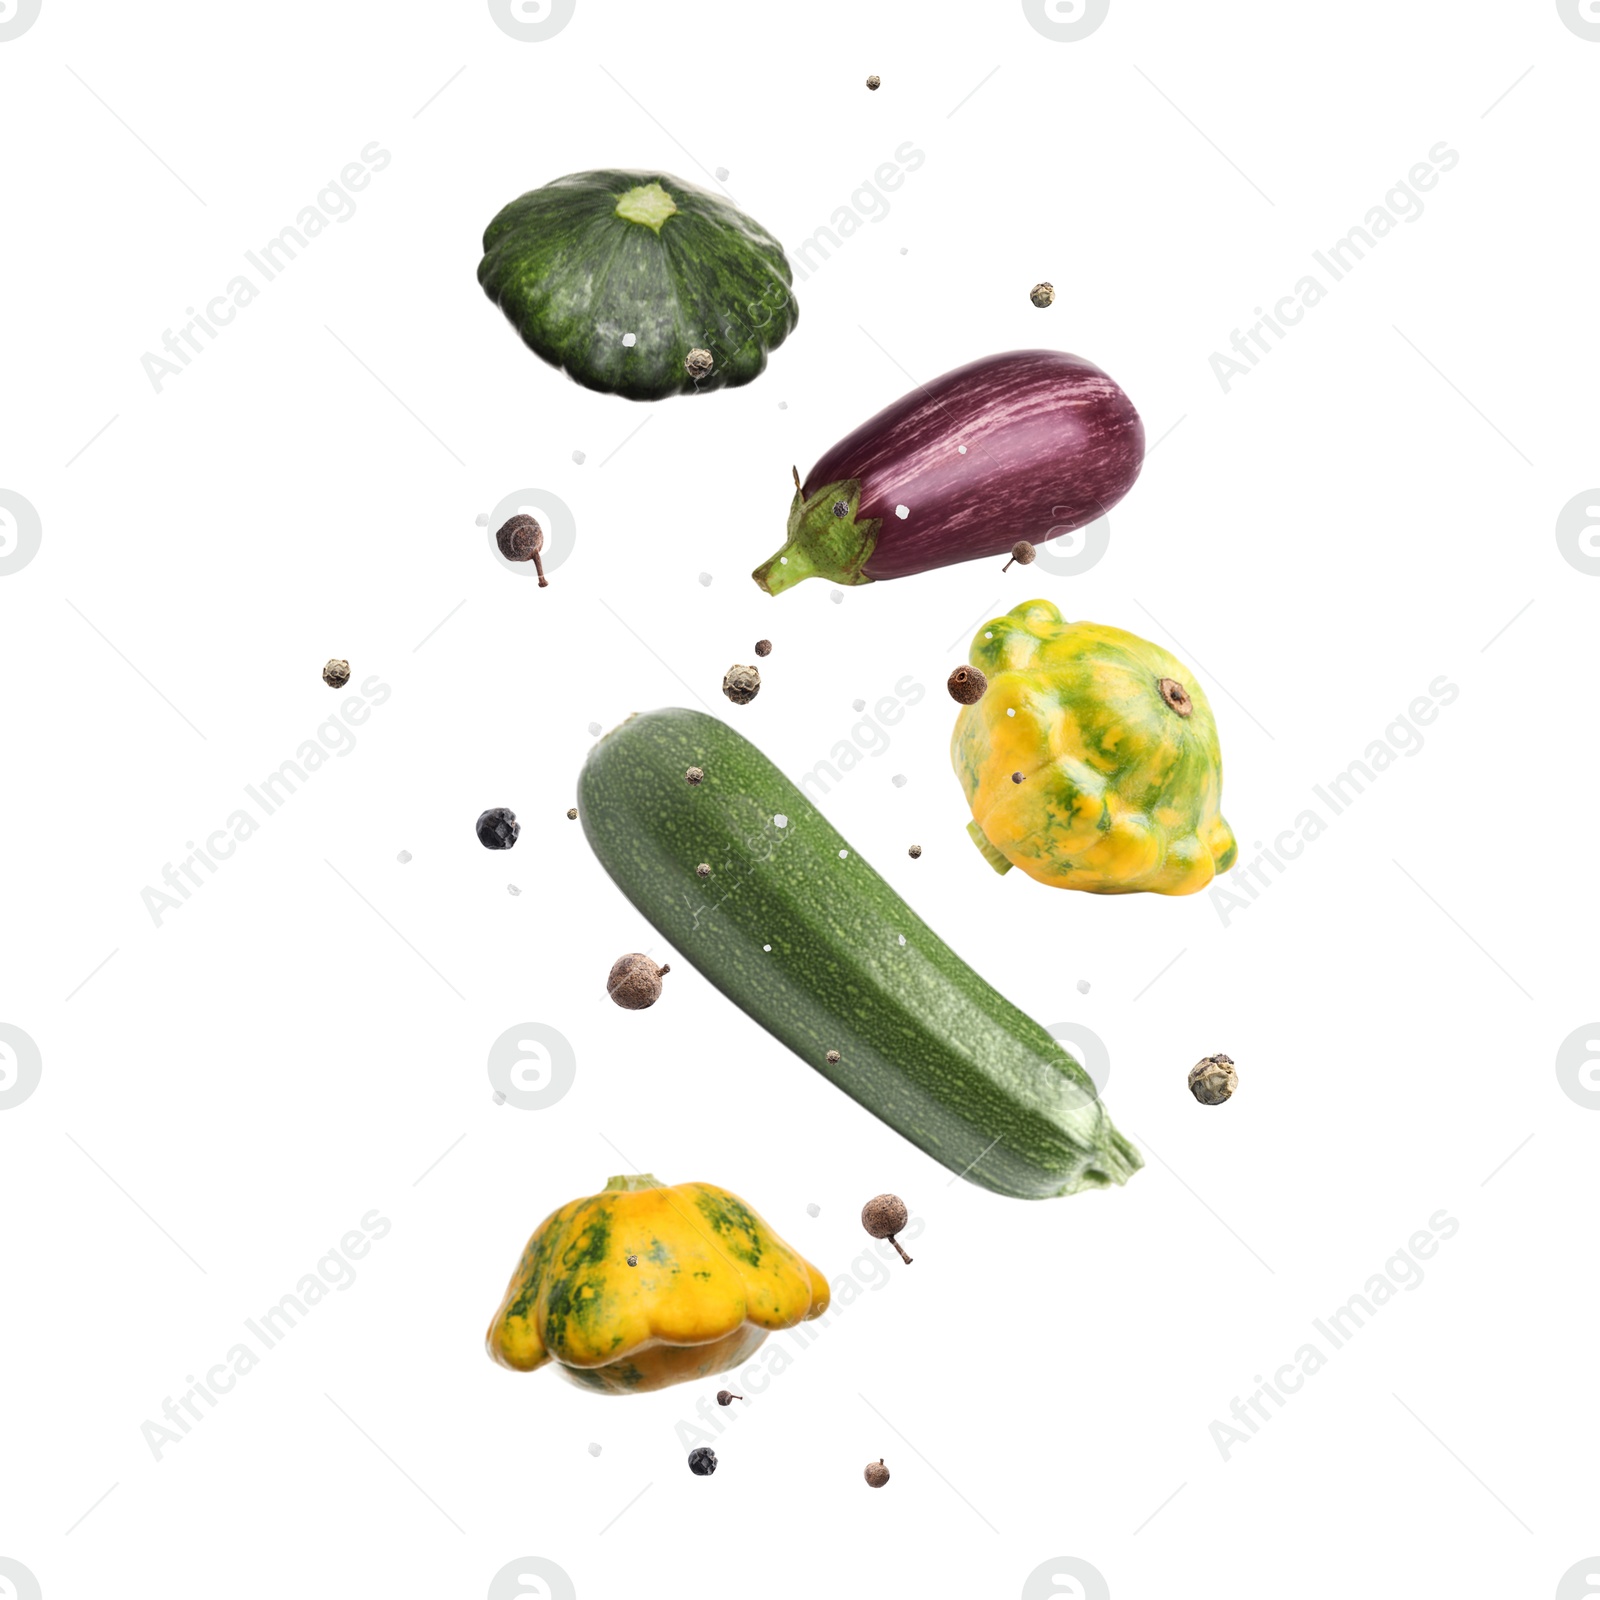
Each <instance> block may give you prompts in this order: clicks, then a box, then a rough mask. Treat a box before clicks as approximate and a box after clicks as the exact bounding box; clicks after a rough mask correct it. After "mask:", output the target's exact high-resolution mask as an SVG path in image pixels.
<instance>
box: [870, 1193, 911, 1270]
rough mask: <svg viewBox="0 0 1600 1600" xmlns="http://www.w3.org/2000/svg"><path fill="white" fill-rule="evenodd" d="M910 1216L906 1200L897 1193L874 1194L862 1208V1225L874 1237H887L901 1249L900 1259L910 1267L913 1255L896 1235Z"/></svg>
mask: <svg viewBox="0 0 1600 1600" xmlns="http://www.w3.org/2000/svg"><path fill="white" fill-rule="evenodd" d="M910 1216H911V1213H910V1212H909V1211H907V1210H906V1203H905V1201H904V1200H902V1199H901V1198H900V1196H899V1195H897V1194H878V1195H874V1196H873V1197H872V1198H871V1199H870V1200H869V1201H867V1203H866V1204H865V1205H864V1206H862V1208H861V1226H862V1227H863V1228H865V1229H866V1230H867V1232H868V1233H870V1234H871V1235H872V1237H873V1238H874V1239H887V1240H888V1241H889V1243H890V1244H892V1245H893V1246H894V1247H895V1249H896V1250H899V1251H900V1259H901V1260H902V1261H903V1262H905V1264H906V1265H907V1266H908V1267H909V1266H910V1265H911V1257H910V1256H908V1255H907V1254H906V1253H905V1250H904V1249H903V1248H902V1247H901V1244H900V1241H899V1240H898V1239H897V1238H895V1235H896V1234H897V1233H899V1231H900V1230H901V1229H902V1228H903V1227H905V1225H906V1223H907V1222H908V1221H909V1220H910Z"/></svg>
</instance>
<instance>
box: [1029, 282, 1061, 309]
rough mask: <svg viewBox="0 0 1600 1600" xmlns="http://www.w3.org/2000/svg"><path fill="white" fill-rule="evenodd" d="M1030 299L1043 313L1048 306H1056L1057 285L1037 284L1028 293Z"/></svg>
mask: <svg viewBox="0 0 1600 1600" xmlns="http://www.w3.org/2000/svg"><path fill="white" fill-rule="evenodd" d="M1028 298H1029V299H1030V300H1031V301H1033V303H1034V304H1035V305H1036V306H1038V308H1039V309H1040V310H1041V311H1043V310H1044V308H1045V307H1046V306H1051V305H1054V304H1055V301H1056V289H1055V285H1054V284H1053V283H1036V284H1034V286H1033V287H1032V288H1031V289H1030V290H1029V291H1028Z"/></svg>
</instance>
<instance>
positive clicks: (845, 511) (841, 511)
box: [833, 500, 850, 517]
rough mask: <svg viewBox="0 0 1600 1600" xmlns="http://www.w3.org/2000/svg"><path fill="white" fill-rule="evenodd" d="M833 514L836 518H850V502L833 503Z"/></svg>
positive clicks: (836, 501) (837, 501) (839, 501)
mask: <svg viewBox="0 0 1600 1600" xmlns="http://www.w3.org/2000/svg"><path fill="white" fill-rule="evenodd" d="M833 514H834V516H836V517H847V516H849V515H850V505H849V502H848V501H845V500H835V501H834V502H833Z"/></svg>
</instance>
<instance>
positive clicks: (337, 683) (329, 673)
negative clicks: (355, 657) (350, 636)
mask: <svg viewBox="0 0 1600 1600" xmlns="http://www.w3.org/2000/svg"><path fill="white" fill-rule="evenodd" d="M322 681H323V682H324V683H325V684H327V686H328V687H329V688H330V689H342V688H344V686H345V685H346V684H347V683H349V681H350V663H349V662H348V661H340V660H339V659H338V658H337V657H336V658H335V659H334V660H332V661H330V662H329V663H328V664H327V666H325V667H324V668H323V669H322Z"/></svg>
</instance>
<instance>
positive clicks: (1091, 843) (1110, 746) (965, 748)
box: [950, 600, 1237, 894]
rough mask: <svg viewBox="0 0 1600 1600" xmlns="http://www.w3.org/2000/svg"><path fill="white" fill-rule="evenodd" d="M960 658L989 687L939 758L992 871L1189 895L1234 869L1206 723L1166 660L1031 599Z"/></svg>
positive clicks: (1186, 683)
mask: <svg viewBox="0 0 1600 1600" xmlns="http://www.w3.org/2000/svg"><path fill="white" fill-rule="evenodd" d="M969 660H970V661H971V663H972V665H973V666H975V667H977V668H978V669H979V670H980V671H981V672H982V673H983V674H984V675H985V677H986V678H987V679H988V683H989V686H988V689H987V691H986V692H985V693H984V695H983V697H982V698H981V699H980V700H978V702H977V703H976V704H975V705H969V706H966V707H964V708H963V709H962V711H961V714H960V715H959V716H958V717H957V718H956V727H955V735H954V737H953V738H952V740H951V744H950V758H951V761H952V762H953V764H954V766H955V769H956V775H957V777H959V778H960V780H961V785H962V788H963V789H965V791H966V795H967V802H968V804H969V805H970V806H971V807H972V818H973V820H972V822H971V824H970V825H969V827H968V830H967V831H968V832H969V833H971V835H972V837H973V840H974V842H975V843H976V844H977V846H978V848H979V849H980V850H981V851H982V852H983V854H984V856H985V858H986V859H987V860H988V862H989V864H990V865H991V866H992V867H994V869H995V870H996V871H997V872H1009V871H1010V870H1011V868H1012V867H1014V866H1015V867H1021V868H1022V870H1023V871H1024V872H1026V873H1027V874H1028V876H1029V877H1030V878H1037V879H1038V880H1039V882H1040V883H1048V884H1051V885H1052V886H1054V887H1055V888H1058V889H1087V890H1090V891H1091V892H1092V893H1095V894H1130V893H1133V892H1134V891H1136V890H1141V889H1148V890H1153V891H1154V892H1155V893H1157V894H1193V893H1194V892H1195V891H1196V890H1197V889H1203V888H1205V886H1206V885H1207V884H1208V883H1210V882H1211V880H1212V878H1213V877H1215V876H1216V874H1218V873H1219V872H1226V871H1227V870H1228V868H1229V867H1231V866H1232V865H1233V862H1234V857H1235V855H1236V854H1237V846H1236V845H1235V843H1234V838H1233V830H1232V829H1231V828H1229V826H1228V824H1227V823H1226V822H1225V821H1223V818H1222V812H1221V803H1222V752H1221V751H1220V749H1219V748H1218V746H1217V724H1216V721H1215V719H1214V718H1213V717H1212V715H1211V706H1210V704H1209V703H1208V702H1207V700H1206V697H1205V694H1204V692H1203V691H1202V689H1201V688H1200V685H1199V684H1198V683H1197V682H1196V681H1195V677H1194V674H1193V673H1192V672H1190V671H1189V669H1188V668H1187V667H1186V666H1184V664H1183V663H1182V662H1181V661H1179V660H1178V658H1177V657H1176V656H1173V655H1169V654H1168V653H1167V652H1166V651H1165V650H1163V649H1162V648H1161V646H1160V645H1156V644H1151V643H1150V642H1149V640H1147V639H1141V638H1139V636H1138V635H1137V634H1132V633H1124V632H1123V630H1122V629H1121V628H1108V627H1105V626H1103V625H1102V624H1100V623H1097V622H1067V621H1064V620H1063V618H1062V616H1061V613H1060V612H1059V611H1058V610H1057V609H1056V608H1055V607H1054V606H1053V605H1051V604H1050V603H1049V601H1047V600H1030V601H1027V602H1025V603H1024V604H1022V605H1020V606H1017V607H1015V608H1014V609H1013V610H1011V611H1010V612H1008V613H1007V614H1006V615H1005V616H1003V617H995V618H994V619H993V620H991V621H989V622H986V623H984V624H983V626H982V627H980V628H979V629H978V631H977V634H976V635H975V636H974V638H973V641H972V649H971V652H970V655H969Z"/></svg>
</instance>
